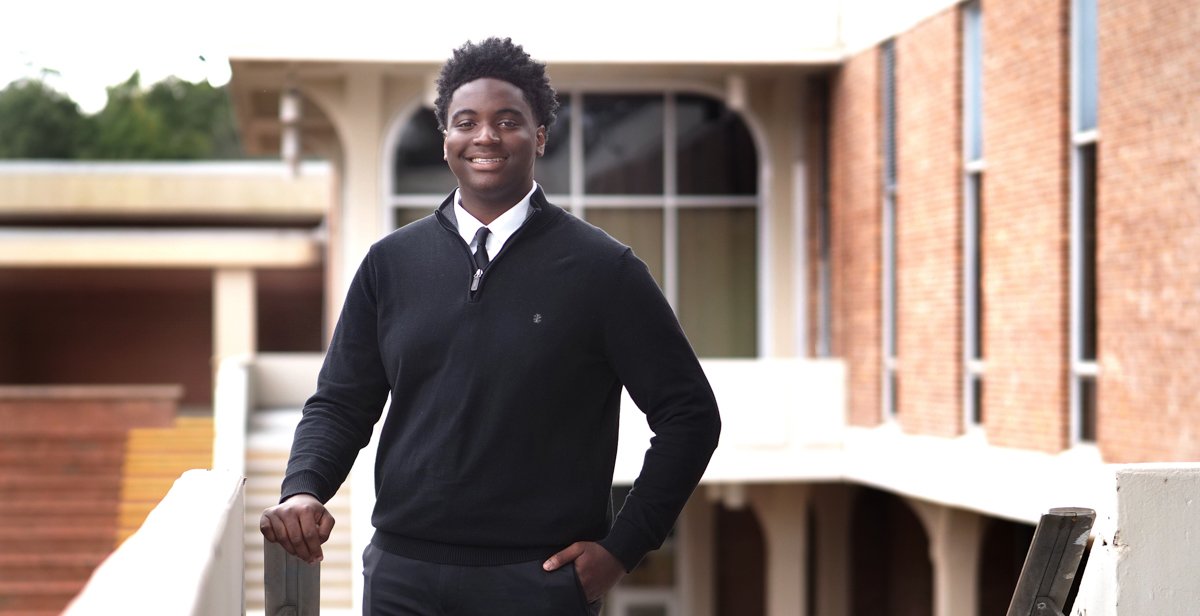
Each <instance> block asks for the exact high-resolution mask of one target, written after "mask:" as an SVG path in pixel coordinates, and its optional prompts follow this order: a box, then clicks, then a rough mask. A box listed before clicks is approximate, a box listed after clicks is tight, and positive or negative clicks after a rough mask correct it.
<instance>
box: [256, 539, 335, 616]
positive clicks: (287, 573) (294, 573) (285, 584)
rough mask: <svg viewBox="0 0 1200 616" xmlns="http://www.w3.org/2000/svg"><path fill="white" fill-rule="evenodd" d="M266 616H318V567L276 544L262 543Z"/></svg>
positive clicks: (317, 564) (319, 609)
mask: <svg viewBox="0 0 1200 616" xmlns="http://www.w3.org/2000/svg"><path fill="white" fill-rule="evenodd" d="M263 561H264V562H263V567H264V571H263V587H264V589H265V590H266V601H267V609H266V616H317V615H318V614H319V613H320V612H321V563H315V564H313V565H309V564H308V563H305V562H304V561H302V560H300V559H299V558H296V557H295V556H292V555H291V554H288V553H287V552H285V551H284V549H283V547H281V546H280V545H279V544H278V543H271V542H270V541H265V542H263Z"/></svg>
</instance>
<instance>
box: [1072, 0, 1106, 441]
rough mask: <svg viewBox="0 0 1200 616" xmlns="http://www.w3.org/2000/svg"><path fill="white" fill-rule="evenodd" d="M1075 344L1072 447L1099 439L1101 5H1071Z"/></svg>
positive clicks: (1092, 1)
mask: <svg viewBox="0 0 1200 616" xmlns="http://www.w3.org/2000/svg"><path fill="white" fill-rule="evenodd" d="M1071 13H1072V14H1071V85H1072V87H1071V128H1072V130H1071V140H1072V144H1071V145H1072V147H1071V199H1070V208H1071V212H1070V220H1071V255H1070V263H1071V281H1070V284H1071V289H1070V297H1071V300H1070V306H1071V318H1070V322H1071V323H1070V326H1071V343H1070V354H1071V356H1070V372H1071V390H1070V414H1071V440H1072V442H1073V443H1080V442H1094V441H1095V440H1096V378H1097V375H1098V373H1099V368H1098V364H1097V362H1096V359H1097V353H1098V351H1099V339H1098V338H1099V336H1098V334H1099V331H1098V327H1097V325H1098V323H1097V321H1098V319H1097V299H1098V295H1097V290H1098V284H1097V270H1096V254H1097V233H1096V232H1097V227H1096V214H1097V199H1096V187H1097V173H1098V169H1099V165H1098V162H1099V134H1098V132H1097V127H1098V122H1097V120H1098V114H1097V111H1098V98H1099V92H1098V87H1097V75H1098V68H1097V61H1096V55H1097V40H1096V39H1097V28H1096V0H1073V1H1072V3H1071Z"/></svg>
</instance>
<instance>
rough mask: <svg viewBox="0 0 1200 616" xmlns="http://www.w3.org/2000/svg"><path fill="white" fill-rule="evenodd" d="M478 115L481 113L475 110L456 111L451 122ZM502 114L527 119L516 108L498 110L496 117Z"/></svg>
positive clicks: (451, 117)
mask: <svg viewBox="0 0 1200 616" xmlns="http://www.w3.org/2000/svg"><path fill="white" fill-rule="evenodd" d="M478 113H479V112H478V111H475V110H474V109H459V110H458V111H455V112H454V113H453V114H452V115H451V116H450V120H451V121H453V120H456V119H458V116H460V115H463V114H471V115H477V114H478ZM502 113H507V114H509V115H514V116H517V117H519V118H523V117H525V114H523V113H521V110H520V109H515V108H513V107H503V108H500V109H497V110H496V115H500V114H502Z"/></svg>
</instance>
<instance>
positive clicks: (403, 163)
mask: <svg viewBox="0 0 1200 616" xmlns="http://www.w3.org/2000/svg"><path fill="white" fill-rule="evenodd" d="M393 181H394V184H393V186H394V189H393V190H394V192H395V193H396V194H419V195H429V194H434V195H445V194H449V193H450V191H451V190H454V187H455V186H458V181H457V180H455V179H454V174H453V173H451V172H450V166H449V165H447V164H446V161H444V160H442V133H441V131H439V130H438V124H437V116H435V115H434V114H433V110H432V109H421V110H420V111H418V112H417V113H416V115H414V116H413V118H412V119H411V120H409V121H408V124H407V125H405V127H404V130H403V132H401V133H400V145H399V147H397V148H396V166H395V169H393Z"/></svg>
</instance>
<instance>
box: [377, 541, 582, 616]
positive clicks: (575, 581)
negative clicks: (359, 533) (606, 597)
mask: <svg viewBox="0 0 1200 616" xmlns="http://www.w3.org/2000/svg"><path fill="white" fill-rule="evenodd" d="M542 562H543V561H541V560H536V561H529V562H523V563H515V564H511V565H495V566H485V567H472V566H466V565H440V564H437V563H429V562H425V561H420V560H413V559H411V558H405V557H403V556H397V555H395V554H391V553H388V552H385V551H383V550H381V549H379V548H377V547H375V546H373V545H372V546H367V549H366V551H365V552H363V576H364V577H365V578H366V579H365V580H364V585H363V616H510V615H511V616H597V615H598V614H599V613H600V600H596V601H593V602H592V603H591V604H589V603H588V602H587V598H586V596H585V595H584V592H583V585H581V584H580V583H579V576H578V575H576V573H575V563H570V564H567V565H566V566H563V567H559V568H558V569H555V570H554V571H545V570H543V569H542Z"/></svg>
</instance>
